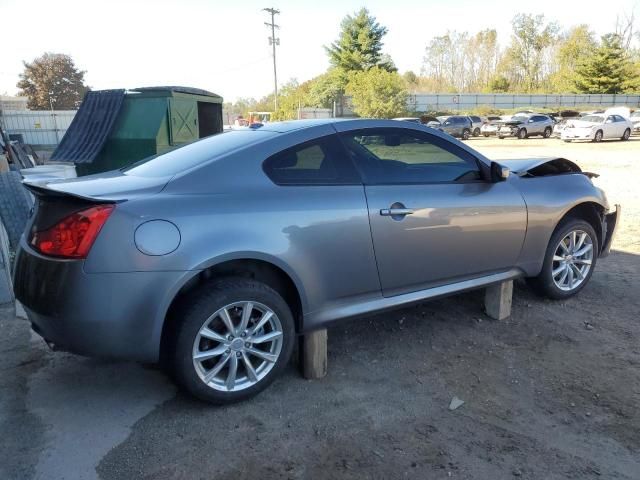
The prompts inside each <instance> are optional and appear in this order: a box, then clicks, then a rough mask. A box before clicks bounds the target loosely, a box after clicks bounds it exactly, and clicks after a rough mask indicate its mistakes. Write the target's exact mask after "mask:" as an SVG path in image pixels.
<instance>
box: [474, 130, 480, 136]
mask: <svg viewBox="0 0 640 480" xmlns="http://www.w3.org/2000/svg"><path fill="white" fill-rule="evenodd" d="M473 136H474V137H479V136H480V129H479V128H476V129H474V130H473Z"/></svg>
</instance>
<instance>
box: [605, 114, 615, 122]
mask: <svg viewBox="0 0 640 480" xmlns="http://www.w3.org/2000/svg"><path fill="white" fill-rule="evenodd" d="M613 122H614V119H613V115H609V116H608V117H607V120H606V121H605V123H613Z"/></svg>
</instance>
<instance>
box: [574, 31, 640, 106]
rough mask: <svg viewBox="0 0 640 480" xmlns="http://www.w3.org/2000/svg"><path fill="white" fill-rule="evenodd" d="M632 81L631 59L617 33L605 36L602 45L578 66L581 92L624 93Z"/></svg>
mask: <svg viewBox="0 0 640 480" xmlns="http://www.w3.org/2000/svg"><path fill="white" fill-rule="evenodd" d="M632 81H633V71H632V65H631V61H630V59H629V56H628V55H627V52H626V51H625V49H624V48H623V46H622V41H621V39H620V36H618V35H616V34H615V33H609V34H607V35H605V36H603V37H602V42H601V44H600V46H599V47H598V48H596V49H595V50H594V51H593V53H592V54H591V55H589V56H587V57H586V58H585V60H584V61H583V62H582V63H580V64H579V65H578V66H577V67H576V79H575V85H576V90H577V91H578V92H579V93H608V94H612V93H624V92H625V91H626V90H627V89H628V88H629V87H630V82H632Z"/></svg>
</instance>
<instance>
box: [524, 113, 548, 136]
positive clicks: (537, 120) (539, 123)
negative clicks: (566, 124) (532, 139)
mask: <svg viewBox="0 0 640 480" xmlns="http://www.w3.org/2000/svg"><path fill="white" fill-rule="evenodd" d="M529 123H530V127H529V128H527V131H528V132H529V133H530V134H532V135H539V134H541V133H542V132H543V131H544V117H541V116H540V115H536V116H534V117H531V118H530V119H529Z"/></svg>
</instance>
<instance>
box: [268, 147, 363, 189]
mask: <svg viewBox="0 0 640 480" xmlns="http://www.w3.org/2000/svg"><path fill="white" fill-rule="evenodd" d="M263 168H264V171H265V173H266V174H267V176H269V178H270V179H271V180H272V181H273V182H274V183H276V184H278V185H340V184H355V183H360V179H359V177H358V174H357V172H356V170H355V168H354V167H353V164H352V163H351V160H350V159H349V157H348V155H347V153H346V152H345V150H344V148H343V147H342V145H341V144H340V141H339V140H338V138H337V137H336V136H335V135H329V136H327V137H323V138H320V139H316V140H312V141H309V142H305V143H302V144H300V145H296V146H295V147H292V148H288V149H287V150H284V151H282V152H280V153H277V154H275V155H273V156H271V157H269V158H268V159H267V160H265V162H264V165H263Z"/></svg>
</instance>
